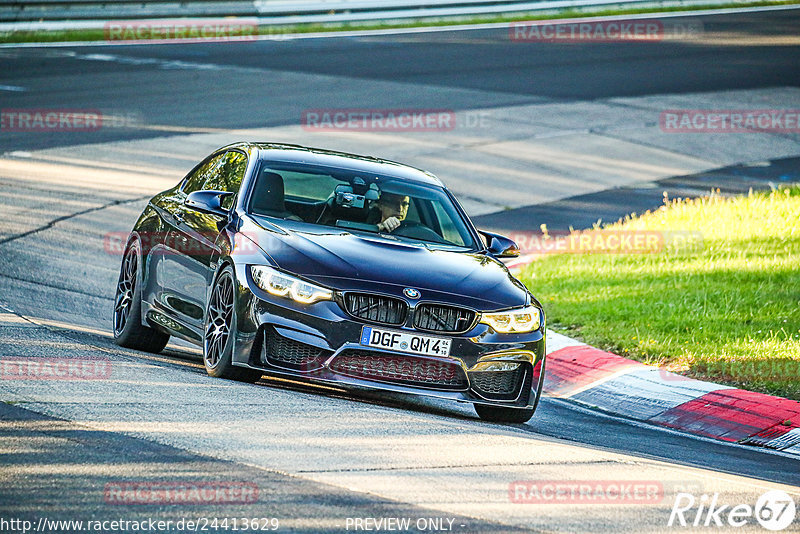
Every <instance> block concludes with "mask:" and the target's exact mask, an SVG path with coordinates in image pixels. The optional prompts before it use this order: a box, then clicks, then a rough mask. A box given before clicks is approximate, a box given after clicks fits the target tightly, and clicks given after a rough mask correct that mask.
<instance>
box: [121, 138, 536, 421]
mask: <svg viewBox="0 0 800 534" xmlns="http://www.w3.org/2000/svg"><path fill="white" fill-rule="evenodd" d="M518 253H519V252H518V250H517V248H516V245H515V244H514V243H513V242H512V241H511V240H509V239H507V238H504V237H502V236H499V235H496V234H492V233H489V232H479V231H478V230H476V229H475V227H474V226H473V224H472V222H471V221H470V219H469V217H467V214H466V213H465V212H464V210H463V208H462V207H461V206H460V205H459V203H458V201H457V200H456V199H455V198H454V197H453V195H452V194H451V193H450V192H449V191H448V190H447V189H446V188H445V187H444V186H443V185H442V183H441V182H440V181H439V180H438V179H437V178H436V177H435V176H433V175H432V174H430V173H427V172H425V171H422V170H419V169H415V168H413V167H408V166H406V165H401V164H399V163H395V162H392V161H386V160H381V159H376V158H373V157H365V156H357V155H353V154H345V153H340V152H332V151H327V150H320V149H313V148H306V147H301V146H295V145H283V144H267V143H238V144H234V145H230V146H227V147H224V148H221V149H219V150H217V151H216V152H214V153H213V154H211V155H210V156H208V157H207V158H206V159H204V160H203V161H202V162H201V163H200V164H199V165H197V166H196V167H195V168H194V169H193V170H192V171H191V172H190V173H189V174H188V175H186V177H185V178H184V179H183V180H181V181H180V183H178V184H177V185H176V186H175V187H173V188H171V189H168V190H167V191H164V192H162V193H159V194H158V195H156V196H155V197H153V198H152V199H151V200H150V201H149V203H148V205H147V207H146V208H145V210H144V212H143V213H142V215H141V216H140V217H139V220H138V221H137V222H136V224H135V226H134V227H133V230H132V232H131V233H130V236H129V237H128V241H127V244H126V247H125V249H124V256H123V260H122V268H121V272H120V276H119V282H118V284H117V289H116V298H115V301H114V313H113V323H114V324H113V326H114V337H115V340H116V342H117V343H118V344H119V345H122V346H124V347H130V348H135V349H140V350H145V351H151V352H158V351H160V350H161V349H163V348H164V346H165V345H166V344H167V341H168V340H169V338H170V336H177V337H180V338H183V339H186V340H188V341H191V342H193V343H196V344H197V345H200V346H202V347H203V361H204V362H205V367H206V370H207V371H208V374H210V375H211V376H215V377H224V378H230V379H234V380H242V381H249V382H255V381H256V380H258V379H259V378H260V377H261V376H262V374H268V375H272V376H278V377H289V378H292V379H295V380H298V379H299V380H310V381H314V382H320V383H326V384H334V385H336V386H341V387H346V388H354V389H359V388H361V389H363V388H369V389H377V390H384V391H393V392H403V393H413V394H417V395H429V396H433V397H438V398H444V399H451V400H455V401H458V402H469V403H472V404H473V405H474V406H475V410H476V412H477V413H478V415H479V416H480V417H481V418H483V419H486V420H491V421H502V422H515V423H521V422H525V421H527V420H528V419H530V417H531V416H532V415H533V412H534V410H535V409H536V405H537V404H538V402H539V397H540V394H541V390H542V383H543V380H544V365H545V324H544V313H543V311H542V306H541V304H539V302H538V301H537V300H536V299H535V298H534V297H533V295H531V293H530V292H529V291H528V290H527V289H526V288H525V286H524V285H523V284H522V283H520V282H519V281H518V280H517V279H515V278H514V277H513V276H512V275H511V274H509V272H508V270H507V269H506V267H505V266H504V265H503V263H502V262H500V261H499V260H498V258H502V257H510V256H515V255H517V254H518Z"/></svg>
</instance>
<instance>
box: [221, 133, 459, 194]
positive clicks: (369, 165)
mask: <svg viewBox="0 0 800 534" xmlns="http://www.w3.org/2000/svg"><path fill="white" fill-rule="evenodd" d="M226 148H241V149H245V150H247V151H248V152H251V153H257V154H255V155H256V156H257V157H258V158H259V159H262V160H266V161H269V160H272V161H282V162H296V163H305V164H310V165H322V166H325V167H334V168H339V169H348V170H354V171H361V172H365V173H374V174H380V175H389V176H393V177H397V178H402V179H405V180H408V181H410V182H417V183H422V184H428V185H435V186H439V187H444V184H442V182H441V180H439V179H438V178H437V177H436V176H434V175H433V174H431V173H429V172H427V171H423V170H422V169H417V168H416V167H411V166H410V165H404V164H402V163H398V162H396V161H390V160H386V159H380V158H375V157H373V156H361V155H359V154H350V153H347V152H337V151H334V150H326V149H323V148H313V147H306V146H301V145H291V144H285V143H235V144H233V145H229V146H228V147H226Z"/></svg>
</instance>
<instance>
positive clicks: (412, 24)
mask: <svg viewBox="0 0 800 534" xmlns="http://www.w3.org/2000/svg"><path fill="white" fill-rule="evenodd" d="M798 3H800V0H754V1H748V0H741V1H732V2H730V3H726V4H695V5H690V6H670V7H647V8H645V7H641V8H629V9H613V8H612V9H609V8H584V9H581V10H577V9H566V10H563V11H558V12H547V13H526V14H516V15H487V16H475V17H452V18H444V17H436V18H423V19H413V20H408V21H399V22H395V21H387V22H373V21H370V22H340V23H326V24H320V23H309V24H295V25H271V26H260V27H259V34H260V35H274V36H276V37H279V36H280V35H286V34H292V33H313V32H337V31H348V30H383V29H396V28H418V27H437V26H452V25H463V24H485V23H502V22H519V21H533V20H551V19H564V18H576V17H597V16H605V15H638V14H644V13H653V14H658V13H669V12H678V11H680V12H683V11H700V10H705V9H725V8H743V7H763V6H783V5H794V4H798ZM214 18H216V19H220V20H221V19H222V18H223V17H214ZM245 18H246V17H245ZM104 40H106V35H105V32H104V31H103V30H102V29H93V30H57V31H40V30H36V31H5V32H0V43H55V42H74V41H104ZM114 42H116V41H114Z"/></svg>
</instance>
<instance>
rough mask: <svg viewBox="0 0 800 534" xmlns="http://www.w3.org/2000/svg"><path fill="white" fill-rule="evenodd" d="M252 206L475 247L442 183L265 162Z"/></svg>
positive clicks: (357, 228)
mask: <svg viewBox="0 0 800 534" xmlns="http://www.w3.org/2000/svg"><path fill="white" fill-rule="evenodd" d="M248 209H249V211H250V212H251V213H253V214H256V215H266V216H269V217H278V218H281V219H286V220H293V221H302V222H304V223H308V224H314V225H322V226H331V227H336V228H343V229H347V230H353V231H357V232H370V233H374V234H381V235H383V236H384V237H391V238H395V239H399V240H403V241H413V242H421V243H425V244H426V245H439V246H442V247H459V248H468V249H473V250H474V249H475V248H476V247H475V240H474V239H473V237H472V234H471V233H470V231H469V228H468V227H467V223H466V222H465V221H464V219H463V218H462V216H461V215H460V213H459V211H458V210H457V209H456V207H455V205H454V203H453V201H452V200H451V198H450V197H449V196H448V195H447V194H446V193H445V191H444V189H443V188H441V187H437V186H430V185H424V184H419V183H412V182H408V181H406V180H403V179H401V178H397V177H392V176H384V175H374V174H367V173H364V172H359V171H354V170H349V169H339V168H331V167H322V166H314V165H304V164H298V163H284V162H277V161H268V162H267V161H265V162H262V164H261V167H260V169H259V171H258V177H257V179H256V183H255V186H254V189H253V194H252V196H251V197H250V202H249V207H248Z"/></svg>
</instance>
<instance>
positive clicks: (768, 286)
mask: <svg viewBox="0 0 800 534" xmlns="http://www.w3.org/2000/svg"><path fill="white" fill-rule="evenodd" d="M686 231H688V232H692V234H691V235H694V236H701V237H702V243H698V242H697V241H695V242H694V243H693V244H692V243H691V242H689V241H686V240H683V239H674V237H675V236H684V235H686V234H683V233H681V232H686ZM603 232H605V233H606V235H608V234H609V233H613V232H618V233H622V232H632V233H636V232H641V233H643V234H647V235H649V233H656V234H659V235H665V236H667V238H666V240H665V242H666V246H665V247H664V249H663V250H662V251H661V252H659V253H652V254H601V253H595V254H593V253H588V254H587V253H580V254H563V253H561V254H557V255H555V254H554V255H546V256H542V257H541V259H540V260H539V261H536V262H534V263H532V264H531V265H529V266H527V267H526V268H525V269H524V270H523V272H522V279H523V281H524V282H525V283H526V285H527V286H528V287H529V288H530V289H531V290H532V291H533V292H534V294H535V295H537V296H538V297H539V298H540V299H541V301H542V304H543V305H544V307H545V310H546V312H547V315H548V321H549V323H550V326H551V327H552V328H553V329H554V330H556V331H561V332H563V333H565V334H567V335H570V336H572V337H576V338H578V339H581V340H583V341H585V342H587V343H589V344H590V345H593V346H596V347H600V348H603V349H605V350H609V351H611V352H614V353H616V354H620V355H623V356H626V357H629V358H632V359H635V360H639V361H641V362H644V363H648V364H652V365H659V366H662V367H666V368H667V369H669V370H672V371H675V372H678V373H681V374H684V375H687V376H692V377H695V378H700V379H704V380H711V381H716V382H722V383H727V384H730V385H733V386H736V387H741V388H744V389H749V390H755V391H761V392H764V393H769V394H772V395H780V396H783V397H787V398H791V399H797V400H800V186H794V187H791V188H782V189H776V190H774V191H772V192H761V193H751V194H749V195H748V196H745V197H735V198H723V197H721V196H719V195H716V194H712V195H711V196H708V197H705V198H699V199H688V200H673V201H667V202H665V205H664V206H662V207H661V208H660V209H658V210H657V211H655V212H647V213H645V214H643V215H641V216H638V217H636V216H631V217H626V219H625V220H623V221H620V222H618V223H615V224H612V225H608V226H605V227H603V228H602V229H599V228H596V229H594V230H592V231H591V232H589V233H590V234H592V233H594V234H602V233H603Z"/></svg>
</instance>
